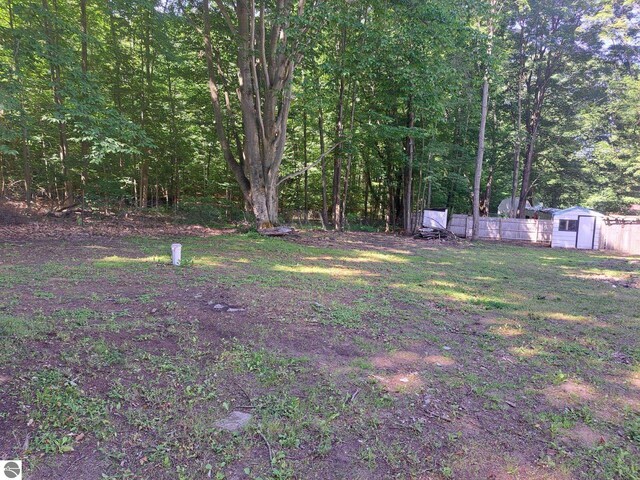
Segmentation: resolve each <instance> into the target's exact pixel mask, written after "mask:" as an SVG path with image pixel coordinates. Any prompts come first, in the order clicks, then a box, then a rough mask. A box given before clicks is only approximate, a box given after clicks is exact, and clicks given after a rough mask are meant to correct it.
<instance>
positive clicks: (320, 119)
mask: <svg viewBox="0 0 640 480" xmlns="http://www.w3.org/2000/svg"><path fill="white" fill-rule="evenodd" d="M318 133H319V135H320V155H322V173H321V174H322V211H321V212H320V220H321V221H322V228H324V229H325V230H326V229H327V228H328V227H329V215H328V210H329V204H328V200H327V160H326V156H325V144H324V115H323V112H322V106H321V107H320V111H319V112H318Z"/></svg>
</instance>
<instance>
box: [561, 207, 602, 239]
mask: <svg viewBox="0 0 640 480" xmlns="http://www.w3.org/2000/svg"><path fill="white" fill-rule="evenodd" d="M603 224H604V215H602V214H601V213H598V212H596V211H595V210H591V209H589V208H584V207H579V206H576V207H571V208H567V209H565V210H560V211H559V212H556V213H555V214H554V215H553V234H552V237H551V246H552V247H553V248H578V249H581V250H599V249H600V237H601V231H602V225H603Z"/></svg>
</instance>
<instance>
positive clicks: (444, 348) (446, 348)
mask: <svg viewBox="0 0 640 480" xmlns="http://www.w3.org/2000/svg"><path fill="white" fill-rule="evenodd" d="M442 349H443V350H451V347H446V346H445V347H442Z"/></svg>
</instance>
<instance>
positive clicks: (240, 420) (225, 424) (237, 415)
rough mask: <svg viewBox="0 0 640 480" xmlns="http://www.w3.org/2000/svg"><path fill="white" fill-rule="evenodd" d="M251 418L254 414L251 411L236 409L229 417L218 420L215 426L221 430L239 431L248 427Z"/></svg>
mask: <svg viewBox="0 0 640 480" xmlns="http://www.w3.org/2000/svg"><path fill="white" fill-rule="evenodd" d="M251 418H252V415H251V414H250V413H245V412H239V411H235V412H231V414H230V415H229V416H228V417H226V418H223V419H222V420H218V421H217V422H216V423H215V424H214V426H215V427H216V428H219V429H220V430H226V431H228V432H237V431H239V430H242V429H243V428H244V427H246V426H247V424H248V423H249V421H250V420H251Z"/></svg>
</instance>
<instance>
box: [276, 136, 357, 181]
mask: <svg viewBox="0 0 640 480" xmlns="http://www.w3.org/2000/svg"><path fill="white" fill-rule="evenodd" d="M345 141H346V140H342V141H341V142H338V143H336V144H335V145H334V146H332V147H331V148H330V149H329V150H327V151H326V152H324V153H323V154H322V155H320V156H319V157H318V159H317V160H316V161H315V162H313V163H310V164H309V165H307V166H306V167H304V168H303V169H302V170H298V171H297V172H294V173H292V174H290V175H287V176H286V177H282V178H281V179H280V180H278V184H277V185H280V184H281V183H284V182H286V181H287V180H291V179H292V178H296V177H299V176H300V175H302V174H303V173H304V172H308V171H309V170H311V169H312V168H313V167H315V166H316V165H318V164H319V163H320V162H322V160H324V158H325V157H326V156H327V155H329V154H330V153H331V152H333V151H334V150H335V149H336V148H338V147H339V146H340V145H342V144H343V143H344V142H345Z"/></svg>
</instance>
